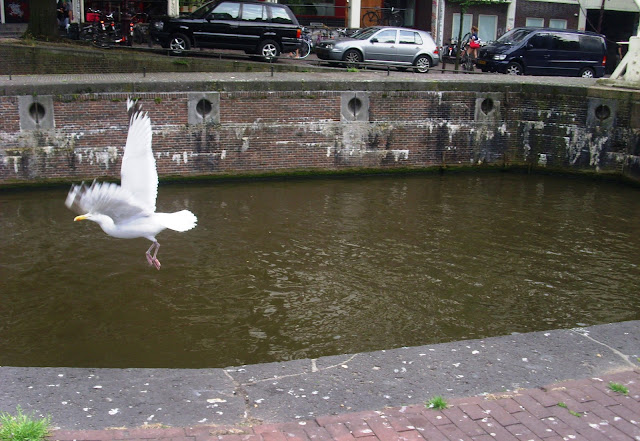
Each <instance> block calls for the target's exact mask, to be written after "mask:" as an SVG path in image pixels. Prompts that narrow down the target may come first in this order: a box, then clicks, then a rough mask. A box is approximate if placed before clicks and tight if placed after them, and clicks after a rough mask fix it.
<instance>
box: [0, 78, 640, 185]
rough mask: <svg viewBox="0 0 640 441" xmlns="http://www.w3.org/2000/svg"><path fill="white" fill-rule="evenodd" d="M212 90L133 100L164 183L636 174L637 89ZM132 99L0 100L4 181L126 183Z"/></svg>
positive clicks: (41, 96)
mask: <svg viewBox="0 0 640 441" xmlns="http://www.w3.org/2000/svg"><path fill="white" fill-rule="evenodd" d="M229 81H232V80H229ZM211 84H212V85H211V86H210V90H207V91H203V92H180V91H178V92H176V91H161V90H156V91H151V90H148V89H149V87H147V88H146V89H147V90H146V91H144V92H137V93H135V94H134V96H135V97H137V98H139V99H140V100H141V101H142V103H143V108H144V109H146V110H147V111H148V113H149V115H150V117H151V121H152V126H153V132H154V133H153V136H154V137H153V149H154V153H155V155H156V158H157V165H158V171H159V174H160V175H161V177H168V176H180V177H189V176H211V175H224V174H254V173H260V174H261V173H272V172H285V173H286V172H298V171H312V172H313V171H344V170H351V169H367V168H370V169H376V170H379V169H382V170H391V169H398V168H403V169H404V168H416V169H419V168H425V167H442V166H446V167H456V166H472V167H482V166H486V165H496V166H504V165H507V166H510V165H513V166H527V167H542V168H547V169H551V168H553V169H562V170H570V171H586V172H596V173H607V174H611V173H613V174H621V175H624V176H627V177H630V178H631V179H633V180H636V181H637V180H640V98H639V94H638V92H633V91H625V90H613V89H608V88H601V87H591V88H587V87H566V86H545V87H540V86H536V85H535V84H533V85H522V84H520V85H514V84H510V83H508V82H502V83H497V84H492V85H491V86H490V87H488V86H487V85H486V84H485V85H483V84H477V85H476V84H473V83H470V82H468V81H466V82H465V81H462V80H461V81H456V82H449V83H447V84H442V83H441V82H428V83H427V82H424V83H419V84H412V85H411V86H407V85H405V86H403V85H402V84H403V83H402V82H398V83H394V84H386V85H385V86H384V87H380V86H379V85H378V86H375V85H372V84H371V83H370V82H364V81H363V82H358V81H352V82H350V83H349V84H348V88H350V89H352V90H335V89H339V88H340V87H342V88H343V89H346V88H347V87H345V85H344V82H342V83H341V84H342V85H341V86H338V85H337V84H338V83H335V84H333V85H332V84H329V83H326V82H325V83H323V84H322V85H323V87H320V86H319V85H317V84H314V83H312V82H309V84H306V85H305V84H302V85H301V83H300V81H295V82H291V83H286V82H284V83H283V82H279V83H278V84H277V86H275V85H274V86H268V85H265V84H263V83H260V84H259V85H258V84H257V83H255V87H254V89H256V90H251V89H252V85H251V83H250V82H249V83H247V82H244V83H243V85H242V86H241V87H240V86H237V85H236V86H233V84H232V83H229V84H226V83H220V82H215V83H211ZM206 87H209V86H204V87H202V88H203V90H204V89H205V88H206ZM214 87H215V88H216V89H217V91H216V90H211V89H213V88H214ZM158 88H161V87H158ZM138 89H139V90H145V87H142V86H139V87H138ZM258 89H259V90H258ZM332 89H334V90H332ZM403 89H404V90H403ZM187 90H189V89H187ZM191 90H193V89H191ZM130 95H131V94H130V93H125V92H115V93H114V92H97V93H74V94H60V95H56V94H53V93H48V94H47V91H46V90H40V93H36V94H28V95H24V94H16V95H11V94H5V95H4V96H0V185H14V184H18V185H19V184H22V183H39V182H43V181H44V182H45V183H46V182H52V181H79V180H82V179H93V178H95V177H111V178H118V176H119V170H120V161H121V159H122V153H123V146H124V144H125V140H126V135H127V125H128V121H127V114H126V105H125V101H126V98H127V97H128V96H130Z"/></svg>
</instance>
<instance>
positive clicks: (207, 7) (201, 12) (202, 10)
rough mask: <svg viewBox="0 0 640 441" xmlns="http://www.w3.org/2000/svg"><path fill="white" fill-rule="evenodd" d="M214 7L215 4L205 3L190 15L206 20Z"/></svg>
mask: <svg viewBox="0 0 640 441" xmlns="http://www.w3.org/2000/svg"><path fill="white" fill-rule="evenodd" d="M214 5H215V2H209V3H205V4H204V5H202V6H200V7H199V8H198V9H196V10H195V11H193V12H192V13H191V14H189V15H190V16H191V17H193V18H205V17H206V16H207V15H209V13H210V12H211V9H213V6H214Z"/></svg>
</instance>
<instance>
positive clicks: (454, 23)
mask: <svg viewBox="0 0 640 441" xmlns="http://www.w3.org/2000/svg"><path fill="white" fill-rule="evenodd" d="M467 17H469V21H467ZM472 24H473V14H464V17H463V18H462V36H463V37H464V36H465V34H467V33H468V32H470V30H471V25H472ZM459 25H460V13H459V12H454V13H453V17H452V21H451V40H457V39H458V32H457V31H458V29H456V28H457V27H458V26H459ZM465 26H466V29H467V30H466V31H465V30H464V29H465Z"/></svg>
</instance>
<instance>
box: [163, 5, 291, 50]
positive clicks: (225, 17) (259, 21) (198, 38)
mask: <svg viewBox="0 0 640 441" xmlns="http://www.w3.org/2000/svg"><path fill="white" fill-rule="evenodd" d="M301 34H302V29H301V27H300V25H299V24H298V20H297V19H296V16H295V15H293V12H291V10H290V9H289V8H288V7H287V6H285V5H280V4H276V3H266V2H260V1H250V0H224V1H220V0H217V1H212V2H209V3H206V4H204V5H203V6H201V7H200V8H198V9H196V10H195V11H194V12H192V13H190V14H187V15H181V16H179V17H162V18H160V19H157V20H154V21H153V22H152V25H151V27H150V35H151V38H152V39H153V40H154V41H155V42H158V43H160V45H161V46H162V47H164V48H168V49H170V50H171V52H172V53H174V54H180V53H182V52H184V51H188V50H189V49H191V48H192V47H205V48H215V49H239V50H243V51H245V52H246V53H248V54H256V55H259V56H261V57H262V58H264V59H270V58H274V57H277V56H278V55H280V53H283V52H285V53H286V52H293V51H295V50H296V48H297V47H298V44H299V42H300V37H301Z"/></svg>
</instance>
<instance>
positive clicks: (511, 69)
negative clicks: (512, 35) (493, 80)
mask: <svg viewBox="0 0 640 441" xmlns="http://www.w3.org/2000/svg"><path fill="white" fill-rule="evenodd" d="M506 72H507V74H509V75H522V66H521V65H520V63H516V62H515V61H512V62H511V63H509V64H508V65H507V71H506Z"/></svg>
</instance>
